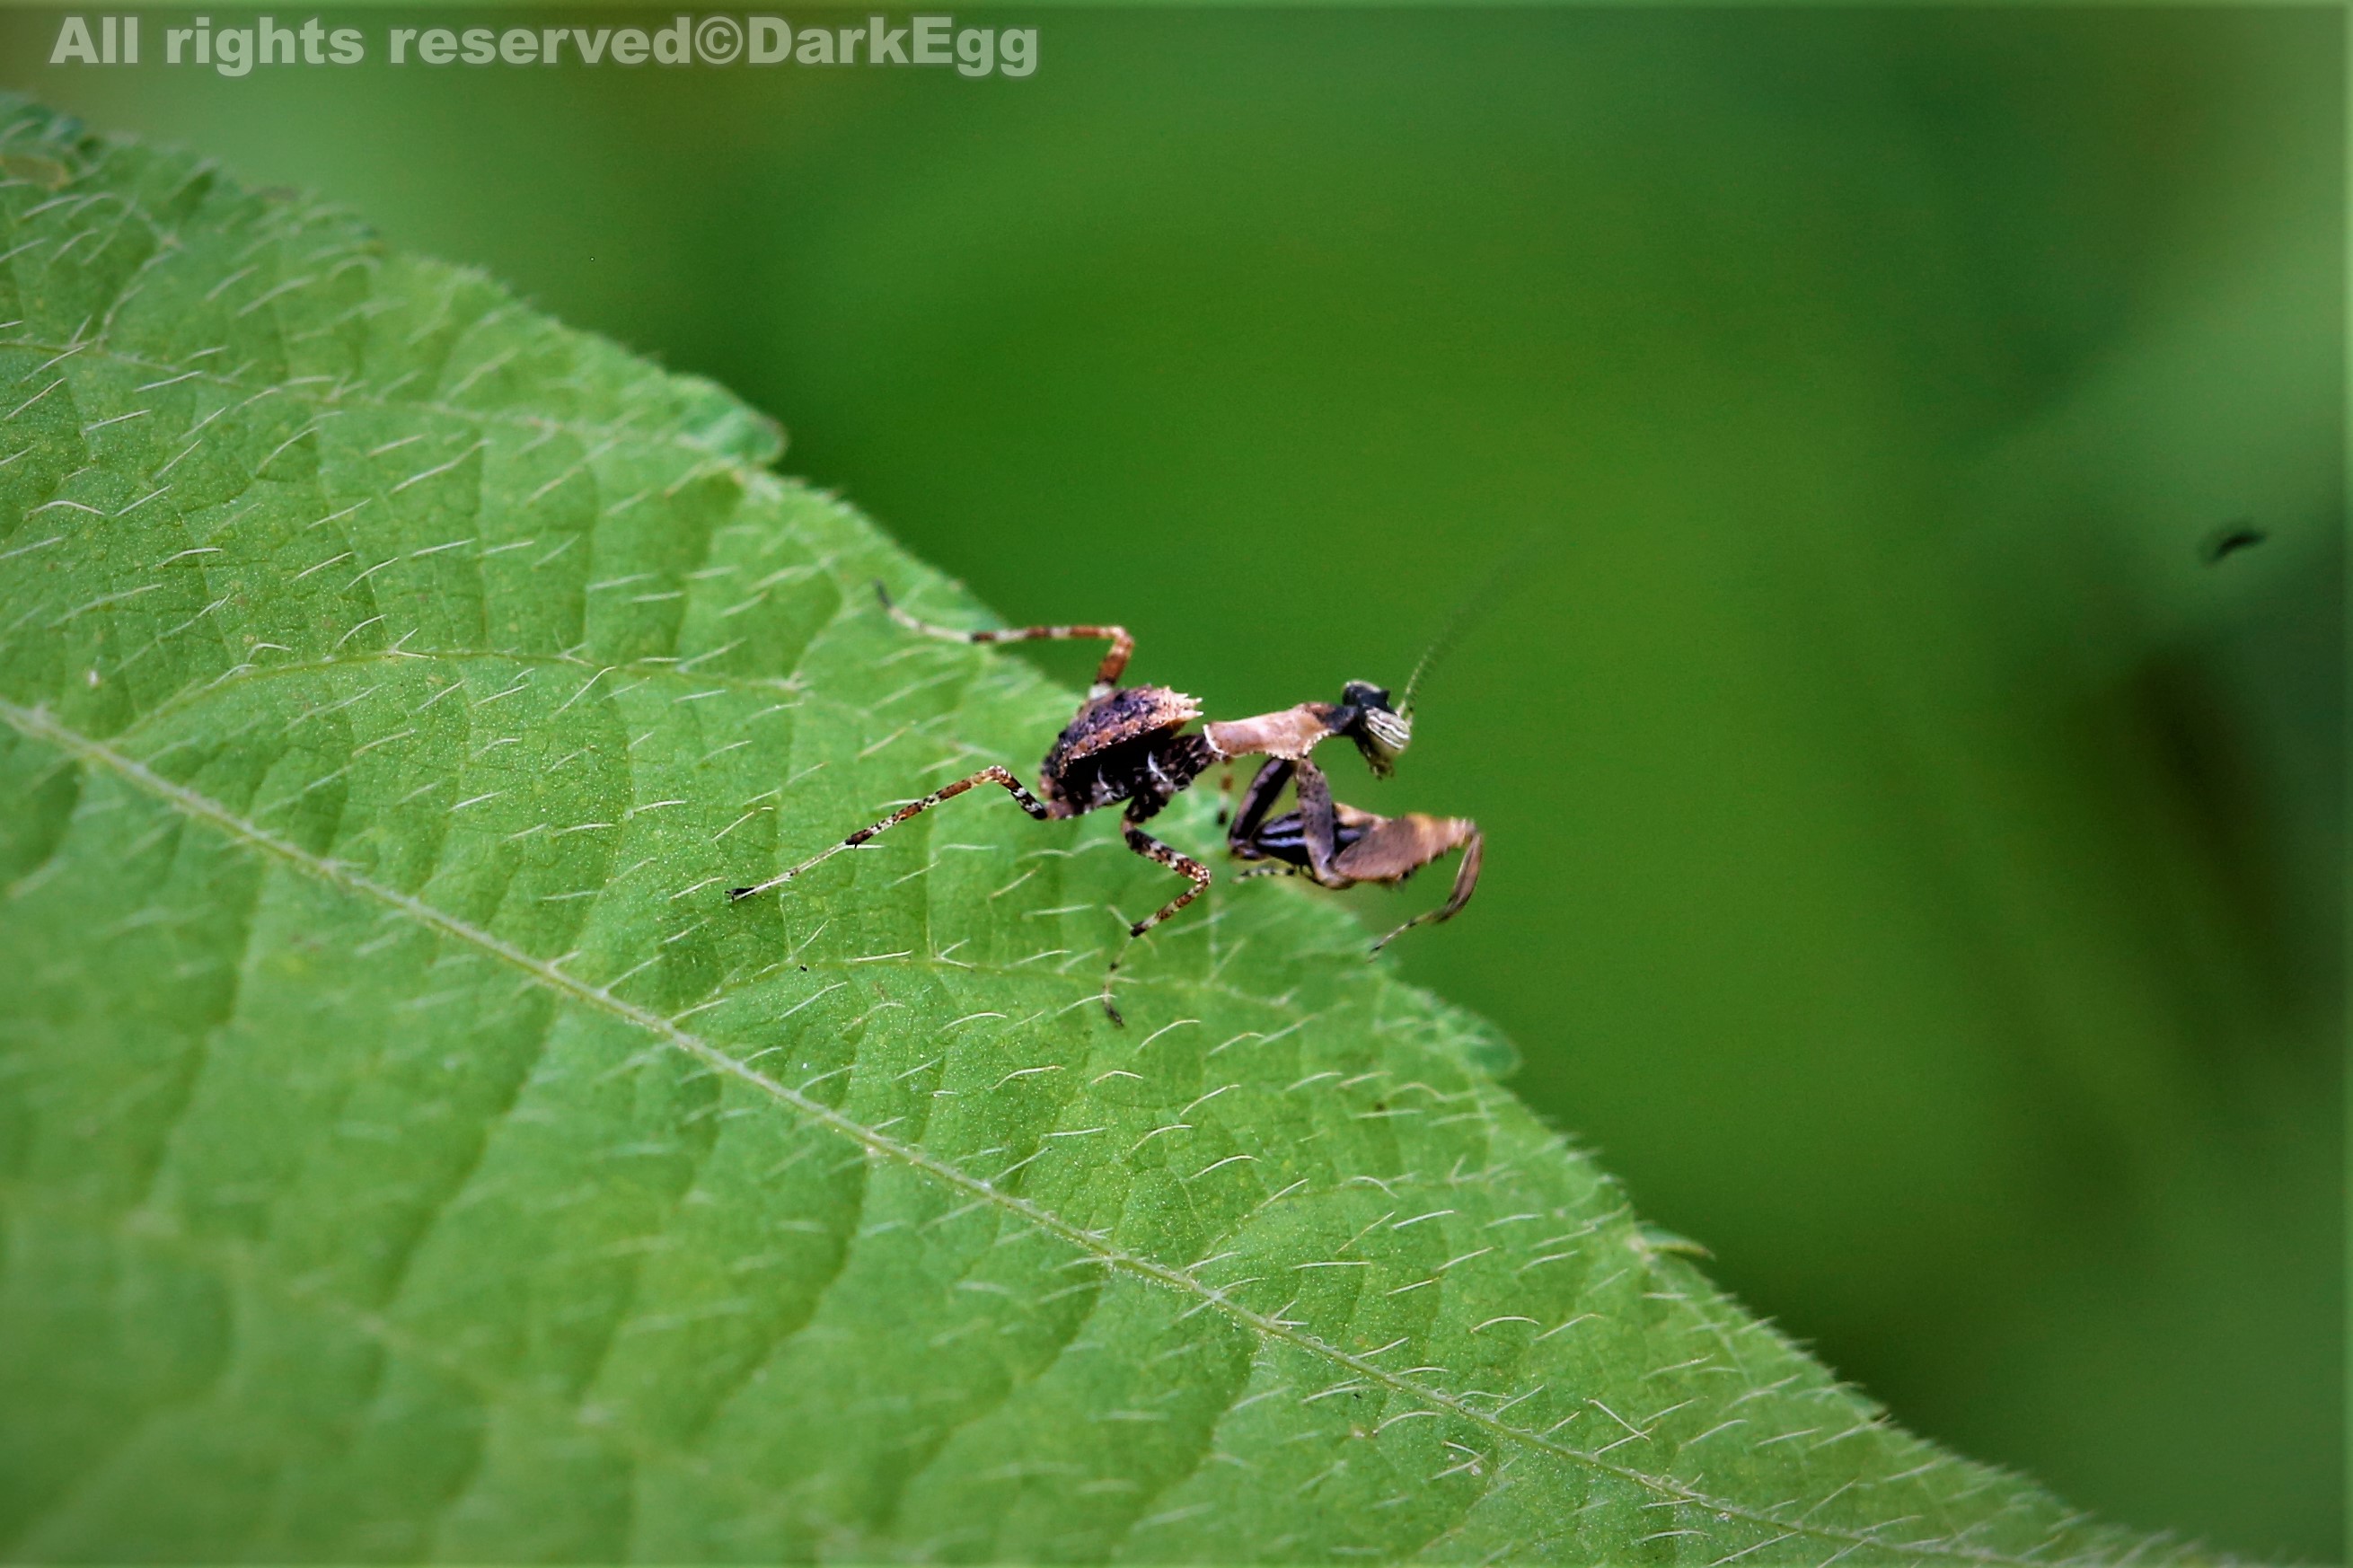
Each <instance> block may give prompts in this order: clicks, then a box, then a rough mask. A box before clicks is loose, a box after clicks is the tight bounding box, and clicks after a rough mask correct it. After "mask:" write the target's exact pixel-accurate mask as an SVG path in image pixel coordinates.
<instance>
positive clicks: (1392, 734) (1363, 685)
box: [1340, 680, 1413, 775]
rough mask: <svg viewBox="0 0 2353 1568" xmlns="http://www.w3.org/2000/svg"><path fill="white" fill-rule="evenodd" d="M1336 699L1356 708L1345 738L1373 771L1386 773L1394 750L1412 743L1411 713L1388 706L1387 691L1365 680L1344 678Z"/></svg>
mask: <svg viewBox="0 0 2353 1568" xmlns="http://www.w3.org/2000/svg"><path fill="white" fill-rule="evenodd" d="M1340 700H1341V701H1343V702H1344V703H1345V704H1346V705H1347V706H1349V707H1351V708H1353V709H1355V710H1356V723H1355V724H1354V725H1352V726H1351V727H1350V729H1349V731H1348V736H1349V739H1351V740H1353V741H1355V742H1356V749H1357V750H1358V751H1360V752H1363V753H1364V754H1365V761H1366V763H1367V764H1368V765H1369V766H1370V767H1371V768H1372V770H1373V772H1374V773H1378V774H1382V775H1386V774H1388V772H1389V770H1390V769H1391V768H1393V767H1395V766H1396V765H1397V759H1398V753H1399V752H1403V751H1404V750H1405V749H1406V747H1408V746H1409V745H1411V744H1412V743H1413V716H1412V715H1411V714H1409V713H1400V712H1398V710H1396V709H1394V708H1392V707H1390V706H1389V694H1388V691H1387V690H1385V689H1382V688H1381V687H1378V686H1375V685H1374V684H1373V683H1372V682H1370V681H1368V680H1352V681H1350V682H1348V684H1347V685H1346V686H1345V687H1344V688H1342V689H1341V693H1340Z"/></svg>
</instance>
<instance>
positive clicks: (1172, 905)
mask: <svg viewBox="0 0 2353 1568" xmlns="http://www.w3.org/2000/svg"><path fill="white" fill-rule="evenodd" d="M875 593H876V594H877V595H879V596H880V597H881V601H882V607H883V608H884V609H885V610H887V611H889V612H890V614H891V616H892V618H893V619H894V620H896V621H897V622H898V623H899V624H900V625H902V626H906V627H908V628H909V629H911V630H913V631H916V632H920V633H922V634H923V636H925V637H941V638H944V639H946V640H949V641H953V642H965V643H1000V642H1045V641H1063V640H1071V639H1090V638H1098V637H1099V638H1103V639H1104V640H1106V641H1108V642H1109V643H1110V644H1111V647H1110V650H1109V651H1108V652H1106V653H1105V654H1104V655H1103V662H1102V663H1101V664H1100V665H1099V666H1098V667H1097V668H1096V670H1095V680H1094V685H1093V686H1092V688H1091V689H1089V691H1088V693H1087V699H1086V700H1085V701H1084V702H1083V703H1082V704H1081V705H1080V707H1079V710H1078V712H1077V713H1076V714H1075V715H1073V716H1072V718H1071V721H1070V723H1069V724H1067V725H1066V726H1064V727H1063V730H1062V732H1061V733H1060V735H1059V736H1057V737H1055V740H1054V743H1053V745H1052V746H1051V747H1050V749H1049V750H1048V751H1047V752H1046V757H1045V761H1044V762H1043V763H1042V764H1041V765H1040V766H1039V775H1038V790H1037V793H1036V794H1035V795H1032V794H1031V793H1030V792H1029V790H1027V789H1024V788H1023V787H1022V786H1021V784H1019V782H1018V781H1017V780H1016V779H1015V778H1014V777H1013V775H1012V774H1011V773H1009V772H1008V771H1007V770H1006V769H1004V768H1002V767H997V766H994V765H992V766H989V767H986V768H983V769H981V770H980V771H979V772H978V773H973V774H971V775H970V776H968V777H965V778H961V779H958V780H956V781H955V783H954V784H948V785H946V786H944V788H941V789H938V790H934V792H933V793H931V794H930V795H925V796H923V798H922V799H920V800H914V801H910V802H908V803H907V804H906V805H902V806H901V807H899V808H898V809H897V810H896V811H893V812H892V813H891V815H889V816H885V817H883V818H882V819H881V821H879V822H876V823H873V824H872V825H871V826H866V827H861V828H860V829H859V830H858V831H857V832H855V833H852V834H850V835H849V837H846V838H844V839H842V840H841V841H840V842H839V843H838V844H835V845H833V846H831V847H828V848H827V849H825V850H824V851H822V852H820V853H819V854H817V855H814V856H812V857H810V858H808V859H807V860H804V861H802V862H801V863H800V864H799V865H797V866H794V867H792V868H789V869H787V870H785V871H783V872H780V873H778V874H777V875H776V876H775V877H772V878H770V879H768V880H766V881H765V882H762V883H759V884H757V885H756V886H753V887H748V888H736V889H731V890H730V892H729V893H728V897H729V898H730V899H733V900H743V899H748V898H751V897H753V896H754V894H758V893H765V892H770V891H773V890H774V889H778V888H781V887H783V886H784V885H785V884H786V883H787V882H789V881H791V880H792V879H794V878H796V877H798V876H800V875H801V874H802V873H803V872H805V871H807V870H809V869H810V868H813V867H816V866H818V865H820V864H822V863H823V862H825V861H827V860H829V859H831V858H833V857H834V856H836V855H839V854H840V853H841V852H842V851H843V850H845V849H855V848H857V847H859V846H860V845H861V844H865V843H867V842H869V841H870V840H871V839H872V838H874V837H875V836H877V835H878V834H881V833H883V832H886V831H888V830H889V829H891V828H892V827H895V826H898V825H899V824H900V823H902V822H905V821H906V820H908V819H909V818H910V817H913V816H919V815H920V814H922V813H923V812H925V811H929V810H930V809H931V808H932V807H933V806H935V805H939V804H940V803H941V802H943V801H946V800H950V799H953V798H954V797H955V796H956V795H962V794H964V793H965V791H966V790H968V789H971V788H972V787H973V786H974V785H975V784H997V785H998V786H1000V787H1001V788H1003V789H1004V790H1005V791H1006V792H1007V793H1008V794H1010V795H1012V796H1013V798H1014V800H1015V801H1016V802H1017V803H1018V805H1020V807H1021V809H1022V810H1024V811H1026V812H1028V813H1029V815H1030V816H1033V817H1035V818H1037V819H1038V820H1039V821H1040V822H1045V821H1051V820H1054V819H1056V818H1059V817H1067V816H1079V815H1081V814H1082V813H1085V812H1090V811H1094V810H1097V809H1099V808H1101V807H1103V806H1106V805H1119V804H1121V803H1123V802H1124V803H1125V805H1126V810H1125V811H1124V813H1123V814H1122V815H1123V816H1124V819H1125V826H1124V829H1123V833H1122V837H1124V839H1125V841H1126V843H1127V847H1129V848H1130V849H1133V850H1134V851H1135V853H1137V854H1138V855H1141V856H1143V857H1145V858H1146V859H1149V860H1152V861H1155V862H1156V863H1157V864H1159V865H1162V866H1166V867H1167V868H1169V869H1170V870H1172V871H1175V872H1176V873H1177V874H1178V875H1180V876H1182V877H1184V878H1186V879H1187V881H1189V882H1190V884H1191V886H1189V887H1187V889H1185V891H1183V892H1182V893H1179V894H1178V895H1177V896H1176V898H1174V899H1171V900H1169V901H1168V902H1167V903H1166V904H1164V905H1162V906H1161V907H1160V908H1159V909H1158V910H1155V911H1154V912H1153V913H1152V914H1151V915H1149V916H1147V917H1146V918H1145V919H1143V920H1140V921H1135V922H1134V924H1132V925H1130V926H1129V927H1128V933H1127V934H1128V936H1129V938H1130V940H1133V939H1134V938H1136V937H1139V936H1142V935H1143V934H1144V933H1145V931H1150V930H1151V929H1152V928H1153V927H1154V926H1155V925H1158V924H1159V923H1160V922H1161V921H1165V920H1166V919H1167V918H1168V917H1169V916H1171V915H1173V914H1175V913H1176V911H1177V910H1181V909H1183V908H1184V907H1185V906H1186V905H1187V904H1189V903H1191V902H1192V901H1193V900H1195V899H1197V898H1198V897H1199V896H1200V895H1201V891H1202V889H1205V888H1207V887H1208V885H1209V868H1208V867H1206V866H1204V865H1202V864H1201V863H1200V862H1199V861H1198V860H1195V859H1193V858H1191V857H1190V856H1187V855H1185V854H1183V853H1181V852H1179V851H1178V850H1176V849H1174V848H1171V847H1169V846H1168V845H1166V844H1163V843H1162V842H1160V840H1158V839H1156V838H1155V837H1152V836H1151V835H1150V834H1148V833H1146V832H1145V831H1144V829H1143V826H1142V825H1143V824H1144V823H1145V822H1148V821H1150V820H1151V819H1152V818H1153V817H1154V816H1157V815H1158V814H1159V813H1160V811H1161V810H1162V809H1163V808H1164V807H1166V805H1167V804H1168V803H1169V802H1170V801H1171V800H1174V799H1175V798H1176V795H1178V794H1179V793H1180V792H1182V791H1183V790H1184V789H1186V788H1187V786H1188V785H1190V784H1192V783H1193V782H1194V781H1195V780H1196V779H1198V778H1199V777H1200V776H1201V775H1202V774H1203V773H1206V772H1208V769H1209V768H1210V766H1211V765H1212V764H1213V763H1220V762H1225V761H1229V760H1230V759H1232V758H1234V757H1240V756H1264V757H1266V758H1268V759H1269V761H1268V763H1267V764H1266V766H1265V767H1264V768H1263V769H1261V772H1260V773H1259V777H1258V780H1257V781H1256V782H1255V783H1253V784H1251V786H1250V795H1248V796H1247V797H1246V804H1245V806H1244V814H1243V817H1242V818H1241V819H1240V821H1238V823H1237V825H1236V829H1235V835H1234V837H1230V838H1229V844H1230V845H1231V846H1232V847H1233V849H1234V853H1235V854H1236V855H1237V856H1238V857H1240V858H1244V859H1266V858H1276V859H1286V860H1287V859H1289V858H1291V856H1292V853H1293V846H1294V843H1295V844H1296V845H1297V846H1300V848H1299V849H1298V851H1297V852H1298V853H1300V854H1303V855H1304V856H1306V857H1307V858H1305V859H1303V860H1301V861H1300V862H1299V863H1300V864H1301V865H1302V866H1304V867H1306V868H1309V869H1310V870H1311V872H1312V873H1313V874H1314V877H1315V879H1316V880H1317V881H1319V882H1322V883H1324V885H1325V886H1327V887H1347V886H1351V885H1353V884H1354V883H1356V882H1359V881H1397V880H1399V879H1403V878H1404V877H1406V876H1407V875H1409V874H1410V872H1411V871H1413V870H1414V869H1415V868H1419V866H1422V865H1425V864H1427V863H1428V862H1429V861H1430V860H1432V859H1435V858H1438V857H1439V856H1440V855H1442V854H1445V853H1446V852H1447V851H1448V850H1450V849H1451V848H1454V847H1457V846H1459V845H1461V844H1464V843H1466V842H1467V844H1468V846H1469V848H1468V851H1467V853H1466V854H1465V856H1464V859H1463V873H1462V875H1461V877H1460V878H1458V879H1457V882H1456V888H1455V896H1454V898H1453V900H1451V902H1449V903H1448V905H1447V906H1446V907H1445V908H1444V909H1443V910H1440V911H1439V912H1438V913H1436V914H1434V915H1429V916H1424V917H1422V919H1424V920H1444V919H1445V918H1446V917H1447V916H1449V915H1451V914H1452V913H1453V912H1454V911H1455V910H1458V909H1460V908H1461V906H1462V903H1463V901H1464V900H1467V899H1469V898H1470V896H1471V888H1472V885H1473V884H1474V883H1475V882H1476V881H1477V879H1478V860H1479V836H1478V830H1477V828H1475V827H1473V826H1471V825H1470V824H1468V823H1461V822H1440V820H1439V819H1437V818H1433V817H1428V816H1419V815H1416V816H1404V817H1399V818H1398V819H1397V820H1396V821H1395V822H1389V821H1388V820H1386V819H1384V818H1381V817H1377V816H1371V815H1370V814H1369V813H1365V812H1358V811H1356V809H1355V808H1354V807H1352V806H1338V807H1335V806H1334V805H1333V804H1332V801H1331V792H1330V789H1329V787H1328V786H1327V785H1325V784H1324V783H1323V779H1324V775H1323V774H1322V773H1320V772H1318V771H1316V769H1315V767H1314V763H1312V762H1310V761H1309V760H1308V758H1309V756H1310V755H1311V753H1313V752H1314V749H1315V747H1316V746H1317V745H1318V744H1320V743H1321V742H1324V741H1327V740H1331V739H1333V738H1334V737H1335V736H1343V735H1345V736H1346V737H1347V738H1348V739H1349V740H1351V741H1352V742H1355V744H1356V747H1357V749H1358V750H1359V751H1360V752H1363V753H1364V756H1365V760H1366V763H1369V764H1370V765H1371V766H1372V768H1373V770H1374V772H1375V773H1381V774H1386V773H1388V770H1389V764H1390V762H1391V760H1392V759H1393V758H1394V757H1395V756H1396V754H1397V753H1398V752H1401V751H1403V750H1404V749H1405V745H1406V743H1407V741H1408V740H1409V738H1410V735H1411V728H1410V725H1409V721H1407V720H1406V718H1405V717H1404V716H1403V715H1401V714H1399V713H1398V712H1397V711H1396V710H1392V709H1391V708H1390V707H1389V706H1388V692H1386V691H1384V690H1382V689H1380V688H1378V687H1376V686H1370V685H1367V684H1366V683H1364V682H1362V681H1350V682H1349V683H1348V684H1347V686H1346V688H1345V689H1344V691H1343V692H1342V695H1341V700H1340V701H1338V702H1303V703H1300V704H1299V705H1298V706H1296V707H1293V708H1286V709H1283V710H1281V711H1280V712H1274V713H1262V714H1260V715H1258V716H1257V717H1255V718H1250V719H1237V720H1229V721H1222V722H1214V723H1210V724H1208V725H1205V726H1203V728H1202V730H1201V731H1199V732H1191V731H1187V728H1186V726H1187V725H1189V724H1190V723H1192V722H1193V721H1195V720H1196V719H1198V718H1199V717H1200V716H1201V705H1200V703H1199V702H1198V701H1197V700H1194V699H1193V698H1190V697H1187V696H1186V695H1185V694H1184V693H1183V692H1181V691H1172V690H1170V689H1168V688H1166V687H1165V686H1126V687H1123V686H1120V685H1118V684H1117V682H1118V680H1119V678H1120V676H1121V674H1122V673H1123V672H1124V671H1125V669H1126V668H1127V661H1128V659H1129V658H1130V656H1132V655H1133V654H1134V650H1135V639H1134V637H1130V636H1129V635H1128V633H1127V630H1126V628H1125V627H1124V626H1021V627H1016V628H1013V629H1010V630H1003V631H969V632H967V631H955V630H952V629H950V628H948V627H945V626H933V625H932V624H931V623H929V622H928V621H922V620H918V619H916V618H915V617H914V616H911V615H909V614H907V612H905V611H904V610H902V609H901V608H900V607H899V606H898V605H894V604H892V602H891V596H890V595H889V594H888V593H886V592H885V591H884V590H883V588H882V585H881V584H879V583H878V584H875ZM1293 770H1298V777H1299V780H1300V799H1301V809H1300V810H1299V811H1298V812H1294V813H1293V814H1291V816H1286V817H1281V818H1277V819H1275V820H1274V821H1272V822H1270V821H1267V820H1266V817H1267V813H1268V811H1269V809H1270V808H1271V805H1272V804H1273V800H1274V796H1275V795H1276V794H1277V793H1278V792H1280V790H1281V789H1282V784H1283V783H1284V782H1285V781H1287V780H1288V779H1290V778H1291V777H1292V776H1293ZM1270 780H1271V783H1270ZM1311 780H1312V781H1313V783H1312V784H1311V782H1310V781H1311ZM1311 791H1312V792H1314V800H1313V801H1312V802H1311V799H1310V795H1311ZM1294 821H1297V823H1298V824H1299V826H1298V827H1297V830H1296V832H1294V831H1293V829H1292V828H1290V827H1287V826H1284V825H1285V824H1290V823H1293V822H1294ZM1242 822H1247V823H1248V824H1249V825H1250V831H1249V832H1247V833H1245V832H1243V830H1242V826H1241V824H1242ZM1456 829H1459V830H1460V831H1459V832H1455V833H1454V837H1451V838H1447V837H1446V835H1447V833H1448V832H1449V831H1451V830H1456ZM1440 840H1444V842H1442V843H1441V842H1440ZM1416 855H1419V858H1413V857H1415V856H1416ZM1351 857H1356V858H1355V859H1351ZM1409 860H1410V862H1411V863H1410V864H1407V861H1409ZM1350 867H1354V868H1355V869H1354V870H1353V871H1352V870H1350V869H1348V868H1350ZM1335 878H1336V879H1338V880H1334V879H1335ZM1408 923H1409V924H1418V923H1420V922H1419V921H1409V922H1408ZM1404 929H1405V928H1404V927H1402V926H1401V927H1399V928H1398V930H1400V931H1402V930H1404ZM1389 934H1390V936H1395V935H1396V934H1397V932H1395V931H1392V932H1390V933H1389ZM1381 940H1382V942H1387V941H1388V937H1384V938H1382V939H1381ZM1377 948H1378V944H1376V951H1377ZM1111 967H1112V970H1113V972H1116V971H1117V969H1118V968H1119V961H1118V959H1116V958H1114V959H1113V961H1112V965H1111ZM1103 1007H1104V1010H1105V1011H1106V1012H1108V1013H1110V1015H1111V1016H1112V1018H1113V1021H1114V1022H1118V1021H1119V1010H1118V1009H1117V1008H1116V1007H1113V1005H1112V1003H1111V983H1110V979H1109V976H1108V975H1107V976H1106V977H1105V980H1104V984H1103Z"/></svg>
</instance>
